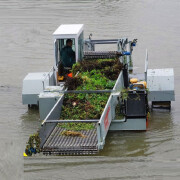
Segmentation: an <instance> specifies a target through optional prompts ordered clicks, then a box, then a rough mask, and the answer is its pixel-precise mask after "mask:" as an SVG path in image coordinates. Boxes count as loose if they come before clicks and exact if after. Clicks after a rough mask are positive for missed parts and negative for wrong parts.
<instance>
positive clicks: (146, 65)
mask: <svg viewBox="0 0 180 180" xmlns="http://www.w3.org/2000/svg"><path fill="white" fill-rule="evenodd" d="M147 70H148V50H147V49H146V58H145V71H144V74H145V80H146V81H147Z"/></svg>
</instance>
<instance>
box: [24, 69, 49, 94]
mask: <svg viewBox="0 0 180 180" xmlns="http://www.w3.org/2000/svg"><path fill="white" fill-rule="evenodd" d="M51 76H52V73H51V74H50V77H51ZM44 80H45V81H44ZM43 81H44V87H46V86H48V85H49V77H48V72H38V73H29V74H28V75H27V76H26V77H25V78H24V80H23V89H22V94H26V95H27V94H39V93H40V92H42V91H43Z"/></svg>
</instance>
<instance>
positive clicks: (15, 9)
mask: <svg viewBox="0 0 180 180" xmlns="http://www.w3.org/2000/svg"><path fill="white" fill-rule="evenodd" d="M179 9H180V1H179V0H148V1H147V0H136V1H135V0H64V1H63V0H38V1H37V0H31V1H25V0H6V1H4V0H0V63H1V65H0V100H1V104H0V152H1V155H0V179H2V180H4V179H33V180H36V179H38V180H39V179H42V180H46V179H98V180H100V179H123V180H124V179H143V180H144V179H160V180H161V179H167V180H169V179H180V120H179V115H180V111H179V106H180V103H179V99H180V90H179V89H180V85H179V83H178V82H179V80H180V63H179V59H180V13H179ZM63 23H83V24H85V37H88V35H89V34H90V33H93V38H94V39H97V38H98V39H104V38H121V37H124V36H126V37H129V38H130V39H133V38H137V39H138V46H137V47H136V48H135V49H134V65H135V70H136V72H143V70H144V59H145V49H146V48H147V49H148V51H149V67H150V68H167V67H173V68H174V71H175V90H176V101H175V102H173V103H172V110H171V112H168V111H164V110H162V111H153V112H152V113H151V118H150V122H149V128H148V131H147V132H116V133H109V134H108V137H107V142H106V145H105V148H104V150H103V151H102V152H101V153H100V154H99V155H98V156H87V157H69V156H67V157H54V156H43V155H37V156H35V157H28V158H25V159H23V157H22V153H23V151H24V148H25V143H26V141H27V139H28V136H29V135H30V134H32V133H33V132H36V130H37V129H38V127H39V125H40V120H39V116H38V111H37V110H29V111H28V109H27V106H23V105H22V102H21V91H22V80H23V78H24V77H25V75H26V74H27V73H28V72H40V71H48V70H49V69H50V68H51V66H52V65H53V62H54V55H53V53H54V51H53V38H52V33H53V32H54V30H55V29H56V28H57V27H58V26H59V25H60V24H63ZM102 48H103V49H104V50H108V46H102Z"/></svg>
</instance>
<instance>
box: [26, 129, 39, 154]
mask: <svg viewBox="0 0 180 180" xmlns="http://www.w3.org/2000/svg"><path fill="white" fill-rule="evenodd" d="M40 143H41V140H40V137H39V132H37V133H35V134H33V135H30V137H29V140H28V142H27V145H26V148H25V153H26V154H27V155H28V156H31V155H32V154H33V153H34V154H36V153H39V152H40Z"/></svg>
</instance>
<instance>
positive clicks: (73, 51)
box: [53, 24, 84, 80]
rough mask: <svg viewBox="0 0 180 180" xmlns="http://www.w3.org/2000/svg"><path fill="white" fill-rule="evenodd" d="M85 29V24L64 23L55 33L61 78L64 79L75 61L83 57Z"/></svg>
mask: <svg viewBox="0 0 180 180" xmlns="http://www.w3.org/2000/svg"><path fill="white" fill-rule="evenodd" d="M83 30H84V25H83V24H63V25H61V26H59V27H58V28H57V30H56V31H55V32H54V33H53V36H54V39H55V42H54V44H55V67H56V68H57V69H58V75H59V77H58V79H59V80H63V78H64V77H63V75H64V74H66V73H68V72H69V70H70V69H71V68H72V65H73V64H74V63H76V62H79V61H81V60H82V59H83V39H84V34H83Z"/></svg>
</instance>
